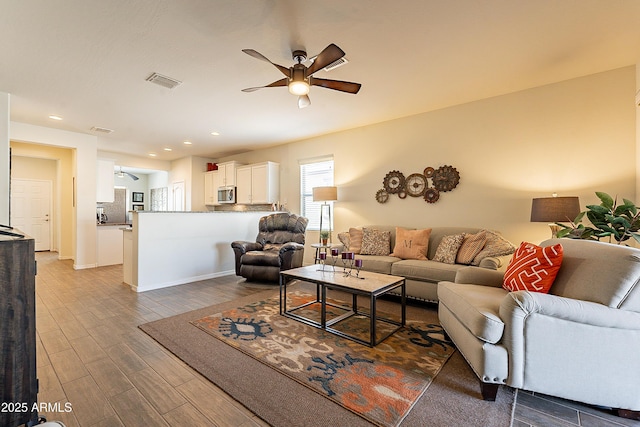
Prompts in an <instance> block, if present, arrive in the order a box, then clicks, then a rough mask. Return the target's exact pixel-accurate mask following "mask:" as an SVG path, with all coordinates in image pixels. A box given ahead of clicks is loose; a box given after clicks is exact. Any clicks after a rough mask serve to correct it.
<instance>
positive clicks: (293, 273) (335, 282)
mask: <svg viewBox="0 0 640 427" xmlns="http://www.w3.org/2000/svg"><path fill="white" fill-rule="evenodd" d="M296 280H300V281H303V282H308V283H313V284H315V285H316V299H315V300H313V301H310V302H307V303H305V304H302V305H299V306H296V307H291V308H287V287H289V286H290V285H289V284H290V282H292V281H296ZM398 287H400V289H401V301H400V307H401V315H400V317H401V320H400V321H397V320H395V319H390V318H386V317H380V316H378V313H377V310H376V302H377V299H378V297H379V296H381V295H384V294H385V293H387V292H389V291H390V290H392V289H396V288H398ZM327 289H335V290H339V291H343V292H347V293H349V294H351V296H352V300H351V306H343V305H337V304H333V303H331V302H327ZM358 295H363V296H365V297H367V298H368V299H369V312H368V313H367V312H365V311H362V310H358ZM312 304H320V321H319V322H318V321H317V320H314V319H310V318H308V317H305V316H302V315H300V314H298V313H297V312H298V311H300V310H301V309H303V308H305V307H308V306H310V305H312ZM327 306H332V307H337V308H339V309H341V310H344V311H345V313H344V314H341V315H339V316H336V317H334V318H332V319H329V320H327ZM406 308H407V306H406V291H405V279H404V277H399V276H390V275H388V274H380V273H371V272H368V271H360V273H359V277H355V276H353V275H349V276H345V274H344V273H343V271H342V269H336V271H335V272H334V271H333V270H332V269H331V267H325V271H323V270H322V268H321V267H320V266H318V265H309V266H306V267H300V268H294V269H291V270H285V271H282V272H281V273H280V314H281V315H283V316H286V317H289V318H292V319H295V320H298V321H300V322H303V323H306V324H308V325H311V326H315V327H316V328H320V329H324V330H326V331H328V332H331V333H333V334H335V335H339V336H341V337H344V338H348V339H350V340H353V341H356V342H358V343H360V344H364V345H368V346H370V347H374V346H376V345H378V344H380V343H381V342H382V341H384V340H385V339H386V338H387V337H389V336H390V335H392V334H393V333H395V332H396V331H398V330H399V329H400V328H402V327H404V325H405V323H406ZM356 315H358V316H366V317H369V318H370V327H369V340H368V341H367V340H363V339H361V338H360V337H357V336H354V335H351V334H348V333H346V332H344V331H340V330H337V329H335V328H334V327H333V326H336V325H337V324H338V323H339V322H342V321H344V320H345V319H348V318H350V317H352V316H356ZM376 322H384V323H386V324H390V325H394V326H396V328H393V329H392V330H390V331H388V332H387V333H385V334H384V335H383V336H381V337H380V338H377V336H376Z"/></svg>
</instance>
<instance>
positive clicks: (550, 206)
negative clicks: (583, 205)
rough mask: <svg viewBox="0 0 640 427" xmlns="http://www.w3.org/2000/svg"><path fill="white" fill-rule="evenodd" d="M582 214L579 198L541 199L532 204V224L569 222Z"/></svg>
mask: <svg viewBox="0 0 640 427" xmlns="http://www.w3.org/2000/svg"><path fill="white" fill-rule="evenodd" d="M579 213H580V201H579V200H578V198H577V197H541V198H538V199H533V202H532V203H531V222H567V221H573V219H574V218H575V217H576V216H578V214H579Z"/></svg>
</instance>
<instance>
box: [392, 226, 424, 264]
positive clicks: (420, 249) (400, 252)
mask: <svg viewBox="0 0 640 427" xmlns="http://www.w3.org/2000/svg"><path fill="white" fill-rule="evenodd" d="M430 236H431V229H430V228H426V229H424V230H407V229H405V228H402V227H396V246H395V247H394V248H393V253H392V254H391V256H395V257H398V258H402V259H427V249H428V248H429V237H430Z"/></svg>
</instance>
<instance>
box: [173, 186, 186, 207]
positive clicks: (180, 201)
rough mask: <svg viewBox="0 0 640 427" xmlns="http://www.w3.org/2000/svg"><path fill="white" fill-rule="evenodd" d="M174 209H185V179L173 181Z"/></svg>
mask: <svg viewBox="0 0 640 427" xmlns="http://www.w3.org/2000/svg"><path fill="white" fill-rule="evenodd" d="M173 210H174V211H184V181H179V182H174V183H173Z"/></svg>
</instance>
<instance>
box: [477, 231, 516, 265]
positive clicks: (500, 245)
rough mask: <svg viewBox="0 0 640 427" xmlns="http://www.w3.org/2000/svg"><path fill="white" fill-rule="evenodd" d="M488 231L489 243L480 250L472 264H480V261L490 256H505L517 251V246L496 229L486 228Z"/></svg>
mask: <svg viewBox="0 0 640 427" xmlns="http://www.w3.org/2000/svg"><path fill="white" fill-rule="evenodd" d="M485 231H486V232H487V243H485V245H484V248H483V249H482V250H481V251H480V252H478V255H476V256H475V257H474V258H473V261H472V262H471V265H478V264H480V261H482V260H483V259H484V258H486V257H489V256H496V257H497V256H505V255H511V254H512V253H514V252H515V251H516V247H515V246H514V245H513V243H511V242H510V241H508V240H507V239H505V238H504V237H502V236H501V235H500V234H498V233H496V232H495V231H491V230H485Z"/></svg>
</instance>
